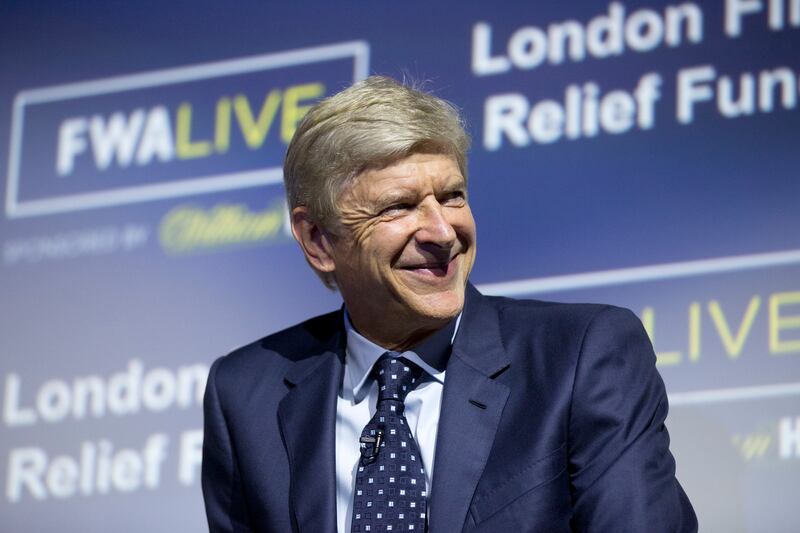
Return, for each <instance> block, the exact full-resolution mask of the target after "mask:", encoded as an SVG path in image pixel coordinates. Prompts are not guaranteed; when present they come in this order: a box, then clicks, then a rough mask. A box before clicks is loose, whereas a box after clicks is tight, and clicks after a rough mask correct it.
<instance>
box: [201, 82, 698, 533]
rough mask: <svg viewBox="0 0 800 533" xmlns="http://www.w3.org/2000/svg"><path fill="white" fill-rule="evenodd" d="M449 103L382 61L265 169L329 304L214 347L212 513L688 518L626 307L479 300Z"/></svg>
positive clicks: (319, 525)
mask: <svg viewBox="0 0 800 533" xmlns="http://www.w3.org/2000/svg"><path fill="white" fill-rule="evenodd" d="M468 144H469V140H468V137H467V135H466V133H465V131H464V129H463V127H462V123H461V120H460V118H459V116H458V113H457V112H456V111H455V109H454V108H453V107H452V106H451V105H449V104H448V103H446V102H444V101H442V100H440V99H438V98H435V97H433V96H431V95H429V94H425V93H423V92H419V91H416V90H413V89H410V88H407V87H404V86H402V85H400V84H398V83H397V82H395V81H393V80H391V79H388V78H385V77H377V76H376V77H371V78H368V79H366V80H364V81H362V82H359V83H356V84H355V85H353V86H352V87H350V88H348V89H346V90H344V91H342V92H340V93H338V94H336V95H334V96H332V97H330V98H328V99H326V100H324V101H322V102H320V103H319V104H317V105H316V106H315V107H314V108H312V109H311V110H310V111H309V113H308V114H307V115H306V117H305V118H304V120H303V121H302V122H301V124H300V125H299V127H298V129H297V132H296V133H295V135H294V138H293V139H292V141H291V143H290V145H289V149H288V153H287V155H286V162H285V166H284V175H285V181H286V190H287V195H288V201H289V205H290V209H291V224H292V231H293V233H294V236H295V238H296V239H297V242H298V243H299V244H300V247H301V248H302V251H303V253H304V255H305V258H306V260H307V261H308V263H309V264H310V265H311V267H312V268H313V269H314V271H315V272H316V273H317V274H318V275H319V276H320V277H321V278H322V280H323V281H324V283H325V284H326V285H328V286H329V287H335V288H336V289H338V290H339V292H340V293H341V295H342V299H343V300H344V306H343V308H342V309H341V310H339V311H336V312H333V313H330V314H327V315H323V316H320V317H316V318H312V319H310V320H308V321H306V322H303V323H302V324H298V325H297V326H294V327H291V328H289V329H287V330H284V331H281V332H279V333H275V334H273V335H270V336H268V337H265V338H263V339H261V340H259V341H257V342H255V343H253V344H250V345H248V346H245V347H243V348H240V349H238V350H236V351H235V352H233V353H232V354H230V355H228V356H226V357H223V358H221V359H219V360H217V361H216V362H215V363H214V365H213V367H212V369H211V372H210V375H209V380H208V388H207V390H206V399H205V443H204V448H203V492H204V497H205V502H206V510H207V514H208V521H209V526H210V529H211V530H212V531H214V532H234V531H236V532H241V531H254V532H255V531H259V532H268V531H269V532H273V531H274V532H281V533H283V532H288V531H300V532H314V533H317V532H333V531H338V532H339V533H345V532H365V531H371V532H375V531H426V530H427V531H430V532H432V533H447V532H459V531H464V532H467V531H476V532H477V531H484V532H498V531H507V530H508V531H514V532H523V531H547V532H555V531H599V532H629V531H630V532H633V531H636V532H638V531H647V532H660V531H694V530H696V529H697V521H696V518H695V515H694V512H693V510H692V507H691V505H690V503H689V501H688V499H687V498H686V495H685V494H684V492H683V490H682V489H681V487H680V485H679V484H678V482H677V480H676V479H675V464H674V461H673V458H672V456H671V455H670V452H669V448H668V446H669V437H668V435H667V431H666V429H665V428H664V419H665V417H666V415H667V399H666V394H665V392H664V386H663V383H662V381H661V379H660V377H659V375H658V373H657V372H656V370H655V366H654V364H655V356H654V354H653V351H652V347H651V346H650V343H649V341H648V339H647V336H646V334H645V332H644V331H643V329H642V327H641V325H640V324H639V322H638V320H637V319H636V318H635V317H634V316H633V315H632V314H631V313H630V312H628V311H625V310H622V309H618V308H614V307H610V306H600V305H565V304H555V303H545V302H538V301H522V300H511V299H505V298H491V297H485V296H483V295H481V294H480V293H479V292H478V291H477V290H476V289H475V288H474V287H473V286H472V285H470V283H469V281H468V278H469V273H470V270H471V268H472V265H473V262H474V260H475V251H476V242H475V237H476V235H475V233H476V232H475V221H474V220H473V218H472V213H471V212H470V207H469V203H468V201H467V161H466V150H467V147H468Z"/></svg>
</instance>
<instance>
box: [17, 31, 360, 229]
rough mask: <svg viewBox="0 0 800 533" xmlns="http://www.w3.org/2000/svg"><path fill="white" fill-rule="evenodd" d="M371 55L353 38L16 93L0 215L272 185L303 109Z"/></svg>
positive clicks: (349, 77) (354, 73)
mask: <svg viewBox="0 0 800 533" xmlns="http://www.w3.org/2000/svg"><path fill="white" fill-rule="evenodd" d="M368 61H369V47H368V45H367V44H366V43H364V42H360V41H356V42H347V43H339V44H333V45H328V46H321V47H315V48H306V49H301V50H293V51H288V52H281V53H275V54H267V55H261V56H253V57H246V58H239V59H233V60H228V61H221V62H216V63H207V64H200V65H191V66H186V67H179V68H174V69H168V70H161V71H154V72H147V73H140V74H133V75H127V76H120V77H115V78H108V79H101V80H93V81H88V82H81V83H75V84H69V85H61V86H54V87H46V88H40V89H32V90H26V91H22V92H20V93H19V94H18V95H17V97H16V99H15V101H14V111H13V119H12V128H11V151H10V154H9V166H8V175H7V181H6V205H5V212H6V216H7V217H9V218H19V217H30V216H38V215H48V214H54V213H64V212H69V211H79V210H84V209H93V208H100V207H108V206H114V205H122V204H131V203H137V202H145V201H151V200H159V199H165V198H177V197H181V196H188V195H194V194H202V193H212V192H218V191H225V190H233V189H241V188H246V187H255V186H263V185H271V184H277V183H280V182H281V180H282V169H281V164H282V158H283V153H284V151H285V149H286V144H287V143H288V142H289V140H290V139H291V136H292V134H293V133H294V131H295V129H296V127H297V124H298V123H299V121H300V120H301V119H302V118H303V116H304V115H305V113H306V112H307V111H308V109H309V107H310V106H311V105H312V104H313V103H314V102H316V101H317V100H319V99H320V98H322V97H325V96H326V95H328V94H330V93H331V92H334V91H336V90H338V89H339V88H341V87H342V86H343V85H344V84H347V83H348V82H352V81H356V80H359V79H363V78H364V77H366V75H367V71H368Z"/></svg>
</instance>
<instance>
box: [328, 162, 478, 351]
mask: <svg viewBox="0 0 800 533" xmlns="http://www.w3.org/2000/svg"><path fill="white" fill-rule="evenodd" d="M339 211H340V222H341V225H342V229H341V230H339V231H338V232H337V233H338V235H337V237H336V238H334V239H333V240H332V245H331V248H332V252H331V256H332V258H333V263H334V265H335V269H334V275H335V276H336V282H337V285H338V286H339V290H340V291H341V293H342V296H343V298H344V300H345V303H346V304H347V308H348V311H349V313H350V316H351V318H352V319H353V323H354V324H355V326H356V328H358V329H359V330H360V331H361V333H362V334H364V335H365V336H367V337H368V338H371V339H372V340H374V341H378V342H380V341H384V342H389V343H391V342H395V339H394V338H395V337H398V335H399V336H401V337H402V336H403V331H406V334H407V335H408V337H409V338H408V339H406V340H411V337H414V336H419V335H420V334H423V335H424V334H427V333H430V332H431V331H434V330H436V329H438V328H440V327H441V326H443V325H444V324H446V323H447V322H448V321H449V320H450V319H452V318H453V317H454V316H456V315H457V314H458V313H459V312H460V311H461V308H462V307H463V305H464V287H465V286H466V283H467V277H468V276H469V272H470V270H471V269H472V264H473V262H474V261H475V221H474V220H473V218H472V212H471V211H470V208H469V204H468V203H467V191H466V183H465V181H464V177H463V176H462V175H461V171H460V170H459V168H458V165H457V164H456V162H455V160H454V159H453V158H452V157H450V156H447V155H441V154H414V155H411V156H409V157H407V158H405V159H402V160H400V161H398V162H397V163H395V164H393V165H391V166H389V167H386V168H383V169H380V170H368V171H365V172H363V173H362V174H360V175H359V176H357V177H356V178H355V180H354V182H353V183H352V184H351V185H350V186H349V187H348V188H347V189H345V191H344V192H343V193H342V194H341V196H340V197H339ZM400 344H403V343H402V342H401V343H400ZM386 347H390V346H386Z"/></svg>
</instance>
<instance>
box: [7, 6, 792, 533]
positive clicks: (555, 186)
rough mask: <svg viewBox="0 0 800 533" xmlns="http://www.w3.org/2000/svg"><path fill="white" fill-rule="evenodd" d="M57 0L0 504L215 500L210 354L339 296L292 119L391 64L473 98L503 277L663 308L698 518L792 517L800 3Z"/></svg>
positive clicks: (653, 310)
mask: <svg viewBox="0 0 800 533" xmlns="http://www.w3.org/2000/svg"><path fill="white" fill-rule="evenodd" d="M46 4H47V5H43V4H41V3H15V2H10V3H5V4H4V5H2V6H1V7H0V43H2V44H0V64H2V67H3V68H2V70H3V75H2V82H0V147H2V150H0V168H2V169H3V170H4V173H5V174H4V178H5V181H4V184H5V186H4V187H3V188H2V192H0V195H2V198H3V202H2V215H1V216H0V244H1V245H2V259H1V260H0V271H1V272H2V274H1V275H0V353H2V358H0V387H1V388H2V396H0V401H2V422H0V475H2V478H3V479H2V482H3V495H2V498H0V517H2V518H1V519H0V531H3V532H6V531H8V532H20V531H74V532H76V533H78V532H80V533H87V532H101V531H108V530H110V529H111V530H113V531H120V532H141V531H149V532H152V533H156V532H162V531H163V532H176V531H185V532H190V531H192V532H193V531H201V530H203V529H205V528H206V526H205V515H204V510H203V505H202V497H201V493H200V483H199V476H200V460H201V447H202V437H203V435H202V395H203V390H204V386H205V380H206V376H207V372H208V369H209V367H210V364H211V363H212V361H213V360H214V359H215V358H216V357H219V356H220V355H223V354H225V353H228V352H229V351H230V350H231V349H233V348H235V347H237V346H240V345H243V344H246V343H248V342H250V341H252V340H255V339H257V338H260V337H263V336H264V335H267V334H269V333H271V332H273V331H276V330H278V329H281V328H283V327H286V326H289V325H291V324H293V323H296V322H298V321H300V320H303V319H305V318H308V317H310V316H313V315H316V314H319V313H323V312H326V311H329V310H332V309H335V308H337V307H338V306H339V305H340V299H339V297H338V295H337V294H336V293H333V292H330V291H328V290H326V289H325V288H324V287H323V286H322V285H321V284H320V283H319V280H318V279H317V278H316V277H315V276H314V274H313V273H312V272H311V270H310V269H309V268H308V266H307V265H306V263H305V261H304V259H303V257H302V255H301V253H300V251H299V249H298V248H297V246H296V244H295V243H294V241H293V239H292V238H291V235H290V232H289V228H288V227H287V212H286V204H285V199H284V192H283V186H282V170H281V167H282V159H283V154H284V152H285V149H286V145H287V143H288V141H289V139H290V138H291V135H292V134H293V132H294V130H295V128H296V126H297V124H298V122H299V120H300V119H302V117H303V115H304V114H305V112H306V111H307V110H308V108H309V107H310V106H311V105H313V103H314V102H316V101H318V100H319V99H320V98H323V97H325V96H329V95H331V94H333V93H336V92H337V91H339V90H341V89H342V88H344V87H346V86H348V85H350V84H352V83H353V82H354V81H357V80H359V79H362V78H364V77H366V76H368V75H370V74H374V73H375V74H386V75H390V76H393V77H396V78H398V79H404V78H405V79H411V80H415V81H417V82H423V86H424V87H425V88H426V89H427V90H430V91H432V92H434V93H435V94H436V95H438V96H440V97H443V98H445V99H447V100H449V101H451V102H453V103H454V104H455V105H456V106H458V107H459V108H460V109H461V110H462V111H463V114H464V116H465V118H466V120H467V124H468V130H469V132H470V134H471V136H472V148H471V150H470V154H469V192H470V203H471V205H472V209H473V213H474V215H475V219H476V222H477V228H478V243H479V246H478V249H479V253H478V254H477V261H476V265H475V268H474V271H473V274H472V278H471V279H472V281H473V282H474V283H475V284H476V285H477V286H478V287H479V289H481V290H482V291H483V292H484V293H487V294H497V295H506V296H512V297H517V298H537V299H546V300H560V301H573V302H578V301H581V302H604V303H612V304H617V305H622V306H625V307H629V308H630V309H632V310H633V311H634V312H635V313H636V314H637V315H638V316H639V317H640V318H641V320H642V322H643V323H644V325H645V328H646V329H647V332H648V334H649V335H650V337H651V339H652V341H653V343H654V346H655V349H656V352H657V356H658V368H659V371H660V372H661V375H662V376H663V378H664V381H665V383H666V385H667V390H668V393H669V398H670V404H671V410H670V415H669V418H668V420H667V427H668V429H669V430H670V434H671V437H672V444H671V448H672V451H673V453H674V455H675V456H676V459H677V464H678V472H677V475H678V478H679V480H680V481H681V483H682V484H683V486H684V488H685V489H686V492H687V493H688V495H689V497H690V499H691V500H692V502H693V504H694V506H695V509H696V511H697V514H698V518H699V521H700V525H701V530H704V531H724V532H734V531H742V532H762V531H770V532H782V531H786V532H790V531H797V529H798V528H799V527H800V508H798V506H797V505H796V499H797V494H798V491H800V209H799V208H798V201H800V179H798V169H800V150H798V134H799V133H800V115H798V98H800V91H799V89H800V79H798V78H799V77H800V54H798V51H799V50H800V3H798V2H797V1H793V0H776V1H769V2H768V1H767V0H718V1H708V2H691V1H690V2H674V3H671V2H665V1H658V0H641V1H633V0H631V1H627V2H555V1H543V2H514V3H510V4H509V5H503V4H496V5H495V4H490V3H478V2H475V3H471V2H455V1H446V2H436V3H425V2H411V3H409V2H403V3H380V4H376V5H370V6H369V7H365V6H363V5H362V4H360V3H356V2H336V3H332V2H305V3H303V4H302V5H300V6H290V5H288V3H287V4H286V5H274V3H267V2H258V1H249V0H248V1H243V2H237V3H212V2H193V3H191V4H186V3H181V2H152V1H149V0H147V1H143V2H136V3H122V2H84V3H73V2H70V3H64V2H47V3H46ZM275 453H276V454H278V453H280V454H282V453H285V451H284V450H275Z"/></svg>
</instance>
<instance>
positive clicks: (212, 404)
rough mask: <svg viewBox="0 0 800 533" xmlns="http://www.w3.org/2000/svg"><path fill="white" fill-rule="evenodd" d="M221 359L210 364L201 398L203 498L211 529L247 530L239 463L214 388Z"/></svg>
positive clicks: (215, 532)
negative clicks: (202, 398)
mask: <svg viewBox="0 0 800 533" xmlns="http://www.w3.org/2000/svg"><path fill="white" fill-rule="evenodd" d="M221 361H222V359H217V360H216V361H215V362H214V364H213V365H212V366H211V370H210V372H209V375H208V382H207V384H206V393H205V397H204V400H203V415H204V416H203V431H204V434H203V463H202V485H203V500H204V501H205V506H206V517H207V518H208V529H209V531H210V533H233V532H237V533H243V532H250V531H251V528H250V526H249V525H248V519H247V509H246V507H245V503H244V496H243V494H242V488H241V481H240V478H239V467H238V464H237V461H236V455H235V452H234V448H233V444H232V442H231V437H230V433H229V432H228V426H227V422H226V419H225V413H224V410H223V406H222V403H221V399H220V395H219V390H218V388H217V372H218V369H219V365H220V363H221Z"/></svg>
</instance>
